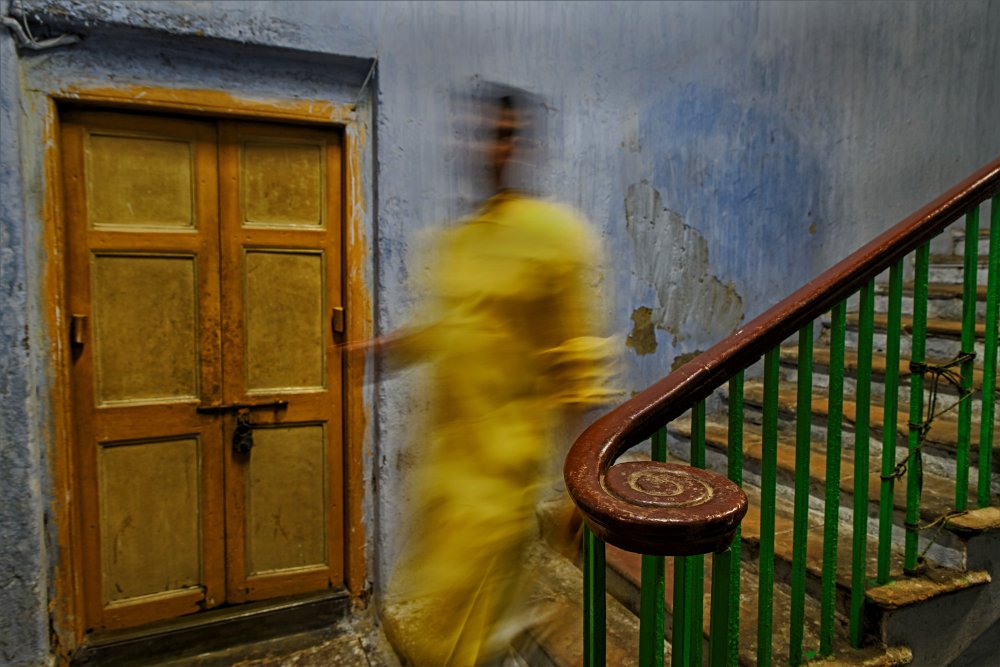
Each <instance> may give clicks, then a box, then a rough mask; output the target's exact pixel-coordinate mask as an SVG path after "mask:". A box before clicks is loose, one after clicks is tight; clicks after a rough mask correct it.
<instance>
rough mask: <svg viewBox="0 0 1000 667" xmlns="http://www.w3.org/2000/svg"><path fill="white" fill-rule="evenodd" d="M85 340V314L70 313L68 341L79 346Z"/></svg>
mask: <svg viewBox="0 0 1000 667" xmlns="http://www.w3.org/2000/svg"><path fill="white" fill-rule="evenodd" d="M86 340H87V316H86V315H72V316H71V317H70V318H69V342H70V344H72V345H74V346H76V347H80V346H82V345H83V343H84V341H86Z"/></svg>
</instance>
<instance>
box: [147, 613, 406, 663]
mask: <svg viewBox="0 0 1000 667" xmlns="http://www.w3.org/2000/svg"><path fill="white" fill-rule="evenodd" d="M248 639H251V638H248ZM292 665H294V666H295V667H341V666H343V667H400V664H399V660H398V659H397V658H396V656H395V654H394V653H393V651H392V648H391V647H390V646H389V643H388V642H387V641H386V640H385V637H384V636H383V635H382V633H381V632H380V631H379V629H378V628H377V627H376V626H374V624H373V623H372V622H371V621H370V620H369V619H352V620H351V621H347V622H344V623H341V624H338V625H337V626H335V627H333V628H328V629H325V630H318V631H314V632H306V633H301V634H297V635H289V636H286V637H280V638H277V639H269V640H266V641H260V642H254V641H248V642H247V643H246V644H241V645H240V646H236V647H233V648H230V649H226V650H224V651H217V652H213V653H205V654H202V655H197V656H191V657H185V658H178V659H173V660H168V661H166V662H162V663H159V667H223V666H226V667H229V666H238V667H285V666H292Z"/></svg>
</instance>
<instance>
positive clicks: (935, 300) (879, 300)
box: [875, 283, 986, 321]
mask: <svg viewBox="0 0 1000 667" xmlns="http://www.w3.org/2000/svg"><path fill="white" fill-rule="evenodd" d="M962 296H963V287H962V285H961V283H958V284H951V283H929V284H928V285H927V317H929V318H931V319H950V320H958V321H961V319H962ZM900 306H901V308H902V313H903V314H904V315H912V314H913V283H904V284H903V293H902V299H901V302H900ZM875 312H877V313H887V312H889V286H888V285H887V284H885V283H877V284H876V285H875ZM985 317H986V285H985V284H980V285H977V286H976V318H977V319H981V320H982V319H984V318H985Z"/></svg>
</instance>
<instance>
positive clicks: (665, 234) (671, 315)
mask: <svg viewBox="0 0 1000 667" xmlns="http://www.w3.org/2000/svg"><path fill="white" fill-rule="evenodd" d="M625 223H626V231H627V233H628V235H629V237H630V238H631V239H632V244H633V247H634V251H635V261H634V262H633V264H632V266H633V269H632V270H633V271H634V273H635V274H636V277H638V278H639V279H640V280H642V281H644V282H646V283H648V284H649V285H650V286H651V287H652V288H653V289H654V291H655V293H656V301H657V303H656V304H655V305H654V306H653V307H652V308H650V309H647V310H648V313H649V314H648V317H649V323H650V324H651V325H652V326H653V327H655V328H658V329H662V330H663V331H666V332H668V333H669V334H670V335H671V336H673V343H674V344H675V345H676V344H678V343H681V342H683V341H684V340H685V339H686V338H688V337H691V338H693V339H696V340H709V341H718V340H721V339H722V338H724V337H725V336H728V335H729V334H730V333H732V331H733V329H735V328H736V326H738V325H739V324H740V322H742V321H743V315H744V311H743V297H742V296H741V295H740V294H739V293H738V292H737V291H736V289H735V287H734V286H733V284H732V283H731V282H730V283H723V282H722V281H721V280H719V279H718V278H717V277H715V276H714V275H711V274H710V273H709V266H708V243H707V242H706V241H705V238H704V237H703V236H702V235H701V234H700V233H698V231H697V230H695V229H694V228H693V227H691V226H689V225H686V224H684V222H683V221H682V220H681V217H680V215H678V214H677V213H675V212H674V211H671V210H670V209H668V208H667V207H665V206H664V205H663V203H662V201H661V199H660V193H659V192H658V191H657V190H656V189H655V188H653V187H652V186H651V185H650V184H649V183H648V182H646V181H642V182H640V183H636V184H633V185H631V186H629V188H628V192H627V194H626V196H625ZM642 310H643V309H641V308H640V309H638V310H637V311H636V312H635V313H633V315H632V320H633V322H635V323H636V330H637V331H638V329H639V326H638V325H639V324H640V321H639V320H637V319H636V318H637V314H639V313H640V312H641V311H642ZM643 323H645V322H643ZM635 335H636V332H635V331H634V332H633V336H635ZM633 336H630V337H629V341H630V342H631V341H632V338H633ZM638 342H639V341H638V339H637V340H636V341H635V344H630V347H633V349H636V346H635V345H636V344H638ZM654 342H655V339H654ZM646 349H648V348H646ZM637 351H638V349H637ZM651 351H652V350H650V351H649V352H640V354H649V353H650V352H651Z"/></svg>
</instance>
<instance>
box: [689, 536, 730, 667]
mask: <svg viewBox="0 0 1000 667" xmlns="http://www.w3.org/2000/svg"><path fill="white" fill-rule="evenodd" d="M732 560H733V552H732V549H726V550H725V551H720V552H718V553H714V554H712V602H711V609H710V613H711V617H710V619H709V623H708V632H709V635H708V664H709V665H711V667H725V665H727V664H733V665H735V664H736V663H735V662H732V663H730V662H729V661H728V658H729V655H728V654H729V641H728V637H727V636H726V632H728V630H729V620H730V619H729V599H730V597H731V595H732V592H731V591H730V589H729V573H730V571H731V570H732V567H733V562H732ZM696 664H697V663H696Z"/></svg>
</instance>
